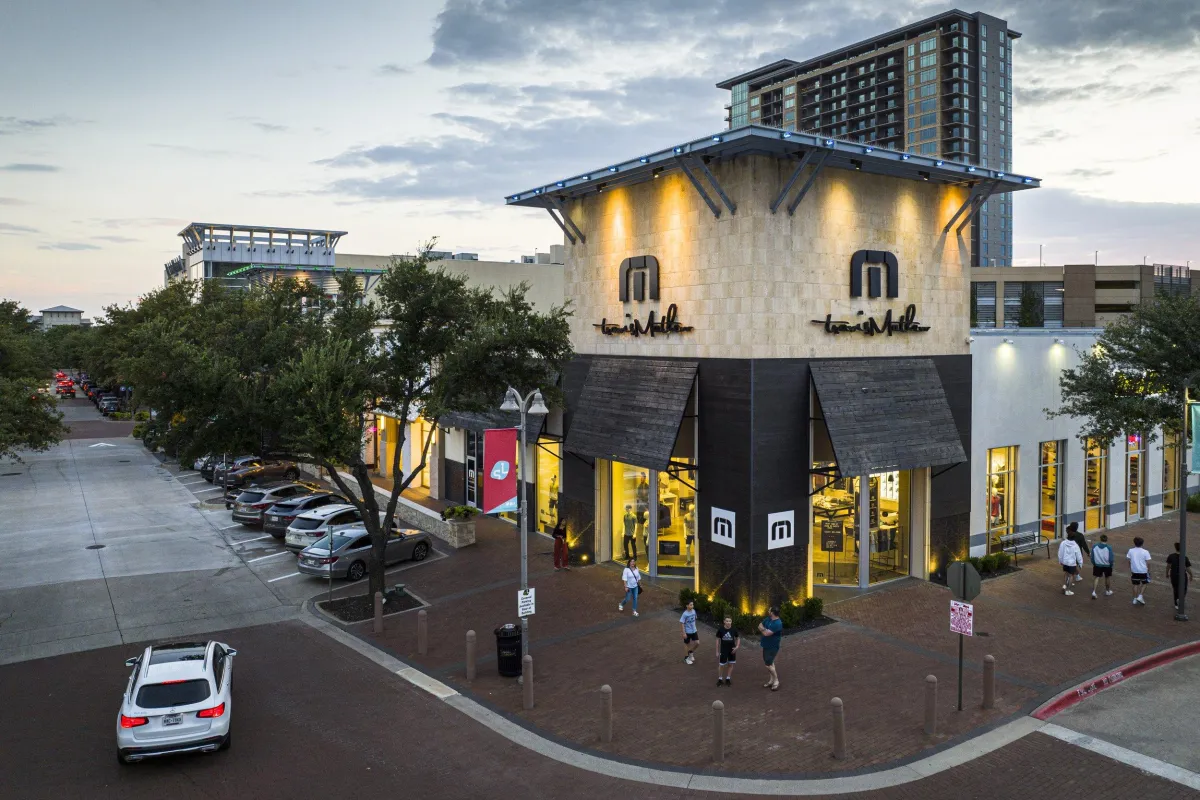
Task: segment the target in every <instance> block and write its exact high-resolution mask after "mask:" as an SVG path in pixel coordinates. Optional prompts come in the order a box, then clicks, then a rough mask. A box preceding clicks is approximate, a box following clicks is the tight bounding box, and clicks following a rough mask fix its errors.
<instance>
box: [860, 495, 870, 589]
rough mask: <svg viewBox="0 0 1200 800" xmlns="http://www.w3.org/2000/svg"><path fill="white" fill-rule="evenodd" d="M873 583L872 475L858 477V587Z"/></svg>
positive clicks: (863, 587)
mask: <svg viewBox="0 0 1200 800" xmlns="http://www.w3.org/2000/svg"><path fill="white" fill-rule="evenodd" d="M870 584H871V476H870V475H860V476H859V478H858V588H860V589H865V588H867V586H869V585H870Z"/></svg>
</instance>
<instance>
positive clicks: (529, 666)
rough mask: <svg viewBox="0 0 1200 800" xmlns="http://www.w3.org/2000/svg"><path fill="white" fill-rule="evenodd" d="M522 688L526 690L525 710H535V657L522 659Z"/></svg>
mask: <svg viewBox="0 0 1200 800" xmlns="http://www.w3.org/2000/svg"><path fill="white" fill-rule="evenodd" d="M521 688H522V689H523V690H524V695H525V698H524V705H525V710H526V711H528V710H529V709H531V708H533V656H522V658H521Z"/></svg>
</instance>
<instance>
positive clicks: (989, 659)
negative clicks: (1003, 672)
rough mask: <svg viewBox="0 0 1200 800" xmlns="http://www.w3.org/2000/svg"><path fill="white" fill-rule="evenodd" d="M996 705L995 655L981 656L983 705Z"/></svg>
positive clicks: (987, 706) (985, 706) (989, 706)
mask: <svg viewBox="0 0 1200 800" xmlns="http://www.w3.org/2000/svg"><path fill="white" fill-rule="evenodd" d="M994 705H996V657H995V656H984V657H983V707H984V708H991V707H992V706H994Z"/></svg>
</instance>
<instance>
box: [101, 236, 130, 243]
mask: <svg viewBox="0 0 1200 800" xmlns="http://www.w3.org/2000/svg"><path fill="white" fill-rule="evenodd" d="M92 238H93V239H99V240H100V241H103V242H112V243H114V244H130V243H132V242H140V241H141V239H134V238H132V237H129V236H93V237H92Z"/></svg>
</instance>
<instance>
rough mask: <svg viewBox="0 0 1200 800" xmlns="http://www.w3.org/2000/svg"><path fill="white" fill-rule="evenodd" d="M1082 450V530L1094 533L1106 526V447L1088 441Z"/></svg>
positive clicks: (1092, 440) (1093, 440)
mask: <svg viewBox="0 0 1200 800" xmlns="http://www.w3.org/2000/svg"><path fill="white" fill-rule="evenodd" d="M1084 448H1085V453H1086V461H1085V464H1084V471H1083V476H1084V479H1083V484H1084V486H1083V489H1084V500H1083V507H1084V529H1085V530H1089V531H1094V530H1099V529H1100V528H1103V527H1104V526H1105V525H1107V524H1108V511H1107V506H1108V445H1101V444H1100V442H1099V440H1097V439H1088V440H1087V442H1085V443H1084Z"/></svg>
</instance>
